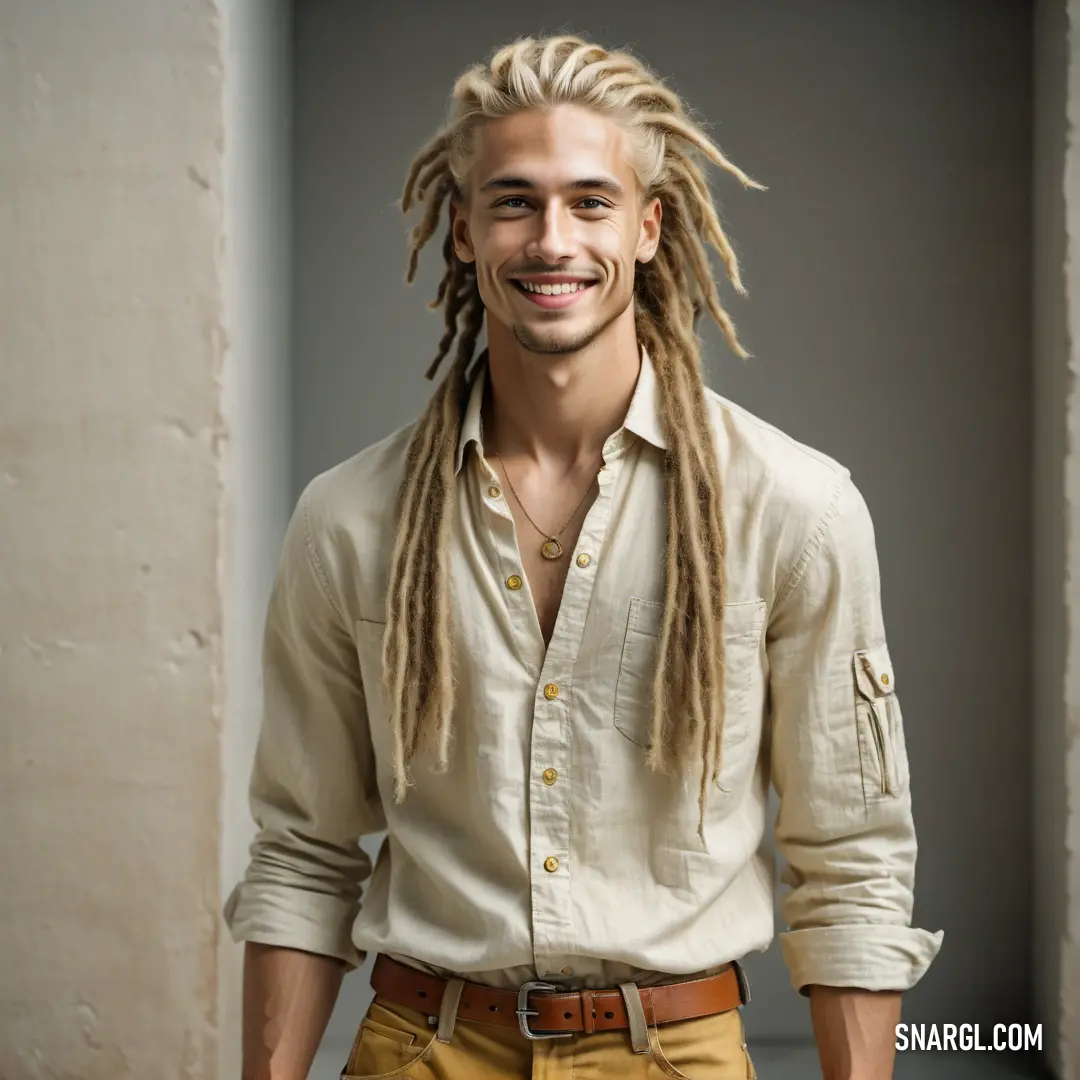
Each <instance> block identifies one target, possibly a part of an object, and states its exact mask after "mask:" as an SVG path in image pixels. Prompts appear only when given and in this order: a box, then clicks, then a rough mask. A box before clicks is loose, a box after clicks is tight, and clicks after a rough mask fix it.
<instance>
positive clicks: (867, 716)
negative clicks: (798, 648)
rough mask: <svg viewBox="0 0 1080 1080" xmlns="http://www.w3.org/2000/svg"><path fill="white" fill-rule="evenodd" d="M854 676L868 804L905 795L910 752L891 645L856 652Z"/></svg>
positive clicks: (860, 748) (860, 751)
mask: <svg viewBox="0 0 1080 1080" xmlns="http://www.w3.org/2000/svg"><path fill="white" fill-rule="evenodd" d="M854 673H855V688H856V691H857V693H856V698H855V719H856V725H857V728H858V736H859V757H860V760H861V762H862V776H863V795H864V796H865V797H866V800H867V801H868V802H871V801H876V800H880V799H887V798H891V797H894V796H897V795H902V794H903V793H904V792H905V791H906V790H907V787H908V762H907V750H906V746H905V741H904V727H903V718H902V716H901V713H900V702H899V699H898V698H897V696H896V673H895V672H894V671H893V666H892V661H891V660H890V658H889V648H888V646H887V645H879V646H878V647H877V648H875V649H860V650H859V651H858V652H856V653H855V657H854Z"/></svg>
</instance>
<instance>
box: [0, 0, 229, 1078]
mask: <svg viewBox="0 0 1080 1080" xmlns="http://www.w3.org/2000/svg"><path fill="white" fill-rule="evenodd" d="M219 22H220V20H219V13H218V11H217V5H216V4H215V3H214V2H211V0H101V2H98V3H94V4H81V3H67V2H60V0H7V2H6V3H4V4H3V5H2V7H0V132H2V133H3V136H2V143H3V149H2V152H0V568H2V572H0V612H2V618H0V740H2V741H0V821H2V822H3V827H2V828H0V867H2V870H0V1076H2V1077H3V1078H4V1080H44V1078H49V1080H54V1078H78V1080H106V1078H107V1080H118V1078H121V1077H128V1076H131V1077H135V1076H161V1077H164V1076H168V1077H169V1078H170V1080H172V1078H177V1080H213V1078H215V1077H216V1076H217V1075H218V1069H217V1061H216V1059H217V1054H218V1038H219V1032H218V1027H219V1023H218V1015H217V1013H218V994H217V978H218V961H217V956H218V943H219V935H220V915H219V899H220V893H221V886H220V882H219V873H220V870H219V843H220V826H221V822H220V816H221V752H220V738H221V727H222V711H221V702H222V693H223V687H222V680H221V678H220V673H221V670H222V643H221V642H222V637H221V629H222V614H223V612H222V591H221V586H220V582H219V551H220V550H221V537H220V526H219V521H220V518H221V507H222V499H223V485H222V478H221V472H220V470H221V458H222V445H223V437H222V422H221V416H220V405H221V391H220V386H219V383H220V368H221V363H222V356H223V348H224V342H223V335H222V332H221V325H222V284H221V272H220V261H221V251H222V205H221V199H220V194H219V193H220V191H221V156H222V85H221V84H222V71H221V55H220V25H219Z"/></svg>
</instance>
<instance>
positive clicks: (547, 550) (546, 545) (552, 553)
mask: <svg viewBox="0 0 1080 1080" xmlns="http://www.w3.org/2000/svg"><path fill="white" fill-rule="evenodd" d="M492 453H494V455H495V460H496V461H497V462H498V463H499V464H500V465H501V466H502V471H503V476H505V477H506V483H507V485H508V486H509V488H510V491H511V493H512V494H513V496H514V498H515V499H516V500H517V504H518V506H520V507H521V512H522V513H523V514H524V515H525V517H526V518H528V521H529V524H530V525H531V526H532V527H533V528H534V529H535V530H536V531H537V532H538V533H539V534H540V535H541V536H542V537H544V542H543V543H542V544H541V545H540V554H541V555H543V556H544V558H545V559H558V558H559V557H560V556H561V555H562V553H563V546H562V544H560V543H559V537H560V536H562V534H563V533H564V532H565V531H566V526H567V525H569V524H570V522H571V521H573V520H574V518H575V517H577V512H578V511H579V510H580V509H581V506H582V503H584V502H585V499H586V498H587V497H588V494H589V492H590V491H592V483H591V482H590V483H589V486H588V487H587V488H586V489H585V494H584V495H582V496H581V502H579V503H578V504H577V506H575V507H574V512H573V513H572V514H571V515H570V516H569V517H568V518H567V519H566V523H565V524H564V525H563V527H562V528H561V529H560V530H559V531H558V532H557V533H555V535H554V536H549V535H548V534H547V533H546V532H544V530H543V529H541V528H540V526H539V525H537V524H536V522H535V521H533V519H532V518H531V517H529V511H528V510H526V509H525V505H524V503H522V501H521V497H520V496H519V495H518V493H517V492H516V491H515V490H514V484H513V481H512V480H511V479H510V473H509V472H508V471H507V468H506V462H504V461H503V459H502V458H501V457H499V452H498V450H494V451H492Z"/></svg>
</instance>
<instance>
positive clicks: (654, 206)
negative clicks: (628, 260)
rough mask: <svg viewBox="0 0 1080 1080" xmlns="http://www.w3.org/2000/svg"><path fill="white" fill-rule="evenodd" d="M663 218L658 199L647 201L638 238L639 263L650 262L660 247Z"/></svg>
mask: <svg viewBox="0 0 1080 1080" xmlns="http://www.w3.org/2000/svg"><path fill="white" fill-rule="evenodd" d="M663 216H664V210H663V207H662V206H661V205H660V200H659V199H658V198H654V199H649V200H648V202H646V204H645V210H644V216H643V217H642V220H641V233H640V235H639V236H638V248H637V255H636V256H635V257H636V259H637V261H638V262H639V263H647V262H652V259H653V257H654V256H655V255H656V249H657V248H658V247H659V246H660V222H661V220H662V218H663Z"/></svg>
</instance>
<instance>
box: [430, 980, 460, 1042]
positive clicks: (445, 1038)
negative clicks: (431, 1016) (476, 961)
mask: <svg viewBox="0 0 1080 1080" xmlns="http://www.w3.org/2000/svg"><path fill="white" fill-rule="evenodd" d="M464 989H465V980H464V979H447V981H446V988H445V989H444V990H443V996H442V1005H441V1006H440V1007H439V1030H438V1031H437V1032H436V1033H435V1038H436V1039H438V1040H439V1042H441V1043H448V1042H449V1041H450V1039H451V1038H452V1037H453V1035H454V1024H455V1023H456V1022H457V1014H458V1005H459V1004H460V1002H461V992H462V990H464Z"/></svg>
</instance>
